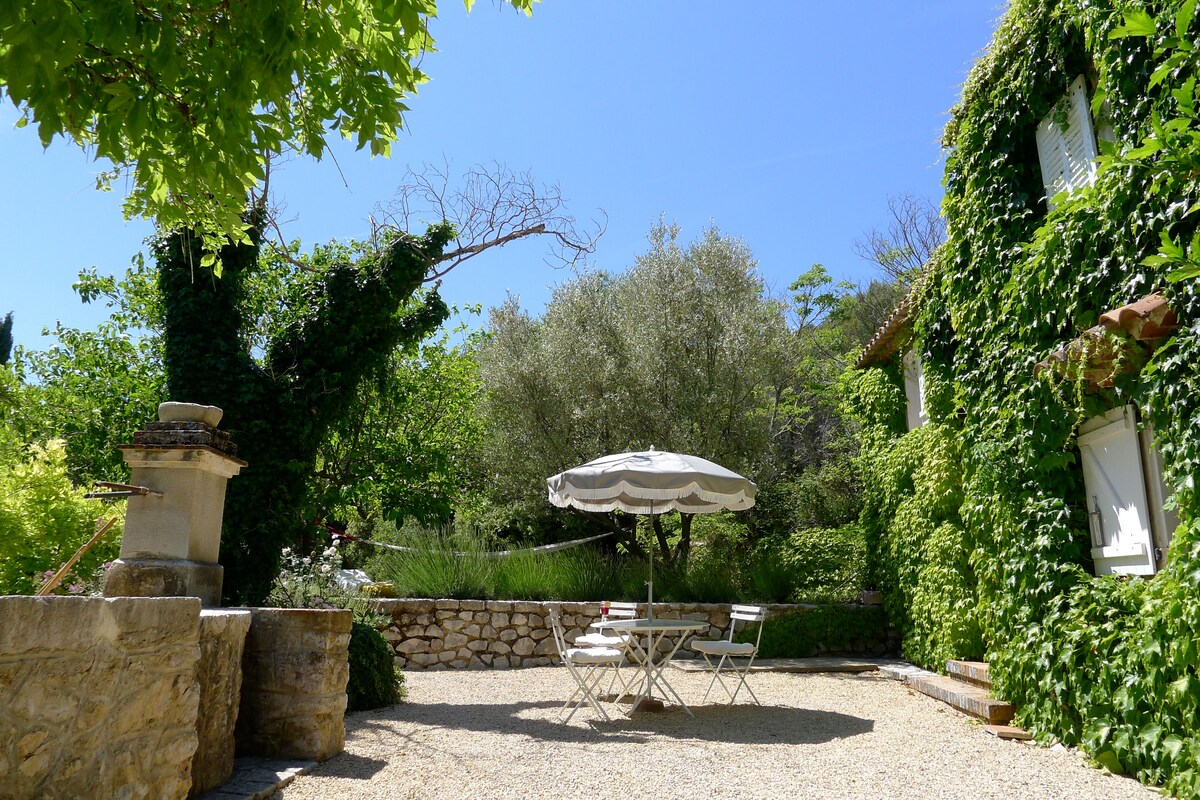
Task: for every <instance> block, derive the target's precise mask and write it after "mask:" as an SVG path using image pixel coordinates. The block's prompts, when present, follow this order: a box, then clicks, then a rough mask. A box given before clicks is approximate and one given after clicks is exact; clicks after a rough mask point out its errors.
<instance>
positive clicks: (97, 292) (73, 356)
mask: <svg viewBox="0 0 1200 800" xmlns="http://www.w3.org/2000/svg"><path fill="white" fill-rule="evenodd" d="M74 288H75V291H76V292H77V293H78V294H79V296H80V298H81V299H82V300H83V302H85V303H93V302H103V303H104V304H105V305H106V307H107V308H108V309H109V317H108V319H106V320H104V321H103V322H102V323H100V325H99V326H97V327H96V328H95V329H94V330H90V331H89V330H81V329H78V328H70V327H66V326H63V325H61V324H59V325H56V326H55V328H54V330H53V331H50V330H47V331H43V333H44V334H47V335H53V336H54V338H55V341H54V343H53V344H52V345H51V346H50V347H48V348H46V349H45V350H27V349H24V348H21V349H19V350H18V356H17V363H16V367H17V374H18V375H19V376H20V377H21V379H22V380H23V382H24V384H25V385H24V386H23V387H22V388H21V389H20V401H19V403H18V405H17V407H16V409H15V410H14V419H13V423H14V426H15V427H16V429H17V430H19V431H20V435H21V437H22V438H23V440H24V441H26V442H36V441H45V440H47V439H52V438H58V439H65V440H66V442H67V463H68V465H69V466H70V471H71V476H72V477H73V478H74V479H75V480H76V481H77V482H79V483H82V484H87V483H90V482H92V481H95V480H109V481H121V480H124V479H125V478H126V477H127V476H128V472H127V468H126V467H125V465H124V462H123V461H122V459H121V454H120V452H119V451H118V450H117V445H119V444H125V443H128V442H131V441H133V433H134V431H136V430H138V429H140V428H141V427H142V426H143V425H145V423H146V422H148V421H150V420H152V419H155V417H156V408H157V406H158V403H159V402H160V401H161V400H162V398H163V395H164V392H165V375H164V369H163V363H162V341H161V336H160V331H161V329H162V314H163V310H162V304H161V303H160V302H159V296H158V291H157V289H156V287H155V283H154V270H153V268H152V267H150V266H148V265H147V264H146V263H145V262H144V260H143V259H142V257H141V256H138V257H137V258H135V259H134V260H133V263H132V265H131V266H130V268H129V269H128V270H127V271H126V273H125V275H124V277H123V278H121V279H120V280H118V279H117V278H115V277H113V276H104V275H99V274H97V273H96V271H95V270H94V269H93V270H88V271H85V272H81V273H80V275H79V280H78V281H77V282H76V283H75V285H74Z"/></svg>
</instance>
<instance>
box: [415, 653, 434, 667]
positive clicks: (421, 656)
mask: <svg viewBox="0 0 1200 800" xmlns="http://www.w3.org/2000/svg"><path fill="white" fill-rule="evenodd" d="M408 660H409V662H410V663H412V664H415V665H416V666H419V667H428V666H432V665H433V664H436V663H438V654H437V653H413V654H412V655H411V656H409V659H408Z"/></svg>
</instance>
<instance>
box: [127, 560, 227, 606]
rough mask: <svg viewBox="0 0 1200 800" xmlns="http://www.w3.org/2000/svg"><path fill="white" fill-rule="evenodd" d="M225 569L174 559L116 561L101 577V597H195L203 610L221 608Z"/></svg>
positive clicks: (219, 566)
mask: <svg viewBox="0 0 1200 800" xmlns="http://www.w3.org/2000/svg"><path fill="white" fill-rule="evenodd" d="M224 574H225V568H224V567H222V566H221V565H219V564H216V563H206V562H200V561H191V560H188V559H174V558H133V557H122V558H119V559H117V560H116V561H114V562H113V563H112V565H111V566H110V567H109V568H108V571H107V572H106V573H105V575H104V596H105V597H198V598H200V603H201V604H202V605H203V606H205V607H206V608H216V607H218V606H220V605H221V583H222V580H223V577H224Z"/></svg>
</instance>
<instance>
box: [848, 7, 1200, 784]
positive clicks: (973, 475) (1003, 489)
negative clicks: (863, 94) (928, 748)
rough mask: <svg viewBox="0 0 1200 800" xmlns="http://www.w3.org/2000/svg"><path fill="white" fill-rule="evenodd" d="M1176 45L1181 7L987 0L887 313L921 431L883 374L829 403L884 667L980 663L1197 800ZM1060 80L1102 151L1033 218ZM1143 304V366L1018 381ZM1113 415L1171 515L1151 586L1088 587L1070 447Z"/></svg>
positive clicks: (1187, 16)
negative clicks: (1000, 5) (918, 270)
mask: <svg viewBox="0 0 1200 800" xmlns="http://www.w3.org/2000/svg"><path fill="white" fill-rule="evenodd" d="M1198 32H1200V24H1198V23H1197V20H1196V0H1186V1H1181V0H1169V1H1167V2H1158V3H1153V4H1140V3H1121V4H1118V3H1114V2H1112V0H1061V1H1060V2H1055V1H1054V0H1013V2H1012V3H1011V4H1010V8H1009V10H1008V12H1007V13H1006V15H1005V18H1004V20H1003V21H1002V23H1001V25H1000V27H999V29H998V31H997V33H996V35H995V38H994V40H993V42H992V45H991V47H990V48H989V50H988V51H987V53H986V54H985V55H984V57H983V58H982V59H981V60H980V62H979V63H978V64H977V65H976V66H975V68H974V69H973V70H972V72H971V74H970V77H969V78H968V81H967V83H966V85H965V87H964V91H963V98H962V102H961V104H960V105H959V106H958V107H957V108H956V109H955V111H954V114H953V118H952V121H951V123H950V125H949V126H948V128H947V131H946V139H945V144H946V147H947V167H946V176H945V186H946V199H945V205H944V212H945V215H946V218H947V222H948V240H947V242H946V244H945V245H944V246H943V247H942V248H941V250H940V251H939V252H938V253H937V255H936V256H935V257H934V259H933V261H932V263H931V264H930V265H929V268H928V272H927V274H926V276H925V279H924V280H923V281H922V282H921V283H920V286H919V288H918V289H917V290H916V296H915V297H914V304H913V307H914V309H915V311H914V312H913V346H914V347H915V348H916V349H917V351H918V352H919V353H920V354H921V356H922V361H923V368H924V374H925V378H926V405H927V410H928V414H929V418H930V422H929V424H927V425H926V426H924V427H921V428H918V429H917V430H915V431H912V432H907V433H906V432H905V430H904V391H903V384H902V377H901V375H900V371H899V369H900V368H899V365H898V363H896V362H898V361H899V359H898V358H893V360H892V362H891V363H888V364H884V365H882V366H876V367H871V368H867V369H864V370H861V371H859V372H858V373H857V375H856V378H855V379H854V381H853V382H852V388H851V391H850V394H851V398H850V399H851V404H852V406H853V407H854V408H855V409H856V412H857V414H858V416H859V419H860V421H861V423H862V431H863V434H862V435H863V441H862V468H863V470H864V473H865V474H864V485H865V486H866V487H867V489H866V491H867V497H866V505H865V510H864V512H863V524H864V526H865V528H866V530H867V531H868V536H869V537H870V543H871V549H872V557H873V560H872V567H871V568H872V572H873V578H874V580H875V582H876V584H877V585H878V586H879V588H881V589H882V590H884V592H885V597H886V600H885V602H886V608H887V611H888V613H889V615H890V617H891V619H892V622H893V624H894V625H896V627H897V628H899V629H900V630H901V632H902V634H903V635H904V652H905V654H906V655H907V656H908V657H909V658H911V659H913V660H915V661H917V662H919V663H921V664H922V665H924V666H927V667H930V668H940V667H943V666H944V660H945V659H946V658H948V657H980V656H986V658H987V659H988V660H989V661H990V663H991V667H992V675H993V680H994V682H995V684H996V688H997V692H998V694H999V695H1001V696H1003V697H1005V698H1006V699H1009V700H1011V701H1014V702H1015V703H1017V704H1018V705H1019V712H1018V723H1019V724H1022V725H1024V726H1026V727H1028V728H1030V729H1031V730H1032V731H1034V732H1035V733H1036V734H1038V735H1039V736H1040V737H1042V738H1043V739H1048V738H1056V739H1058V740H1061V741H1063V742H1066V743H1068V744H1071V745H1079V746H1081V747H1083V748H1084V749H1085V750H1086V751H1088V752H1089V753H1091V754H1092V755H1093V757H1095V758H1096V759H1097V760H1098V761H1099V762H1101V763H1102V764H1104V765H1105V766H1107V767H1109V768H1110V769H1113V770H1114V771H1124V772H1128V773H1132V774H1135V775H1136V776H1137V777H1139V778H1140V779H1142V780H1144V781H1147V782H1150V783H1163V784H1166V785H1167V786H1168V787H1169V788H1170V790H1171V791H1173V792H1174V793H1176V794H1178V795H1180V796H1187V797H1195V796H1200V677H1198V676H1197V664H1198V662H1200V655H1198V645H1197V640H1198V637H1200V525H1198V524H1197V520H1198V519H1200V494H1198V493H1197V490H1196V479H1197V477H1200V291H1198V287H1197V283H1196V278H1195V277H1194V276H1195V273H1196V272H1197V270H1196V269H1195V262H1196V260H1197V256H1198V251H1200V241H1198V240H1194V239H1193V236H1194V234H1195V232H1196V222H1197V218H1200V211H1197V210H1196V209H1195V208H1194V206H1196V205H1200V204H1198V203H1197V200H1198V199H1200V191H1198V182H1200V126H1198V125H1197V112H1196V107H1197V97H1196V95H1197V92H1196V74H1197V63H1198V58H1197V52H1196V51H1197V36H1198ZM1081 74H1082V75H1084V76H1086V77H1087V81H1088V86H1089V92H1090V94H1091V96H1092V98H1093V112H1094V115H1095V116H1097V117H1099V119H1100V121H1101V122H1107V124H1108V125H1110V126H1111V143H1105V142H1102V143H1101V158H1100V159H1099V167H1098V174H1097V177H1096V179H1095V181H1094V183H1093V184H1092V185H1091V186H1090V187H1088V188H1085V189H1082V190H1079V191H1077V192H1075V193H1073V194H1072V195H1070V196H1069V197H1060V198H1058V201H1057V202H1056V204H1055V206H1054V208H1053V210H1050V211H1048V210H1047V203H1046V201H1045V198H1044V193H1043V187H1042V180H1041V172H1040V167H1039V163H1038V154H1037V146H1036V140H1035V134H1036V128H1037V125H1038V122H1039V121H1040V120H1041V119H1042V118H1044V117H1045V116H1047V115H1048V114H1051V113H1052V111H1053V108H1054V106H1055V103H1056V102H1057V101H1058V100H1059V99H1060V98H1062V97H1063V96H1064V94H1065V92H1066V90H1067V86H1068V84H1069V83H1070V82H1071V81H1072V80H1073V79H1074V78H1075V77H1076V76H1078V75H1081ZM1189 241H1190V242H1191V244H1190V245H1189V244H1188V242H1189ZM1156 289H1161V290H1164V293H1165V294H1166V296H1167V298H1168V301H1169V303H1170V305H1171V307H1172V308H1173V309H1174V310H1175V311H1176V313H1177V315H1178V318H1179V327H1178V329H1177V330H1176V332H1175V335H1174V336H1173V337H1172V338H1170V339H1169V340H1168V341H1166V342H1165V343H1163V344H1162V345H1161V346H1160V347H1158V349H1157V350H1156V351H1155V350H1146V351H1145V352H1143V353H1142V354H1141V356H1142V358H1141V360H1142V361H1144V366H1143V367H1141V368H1140V369H1133V368H1130V369H1128V370H1126V371H1125V372H1123V373H1121V374H1119V375H1118V376H1117V377H1116V380H1115V385H1114V386H1112V387H1111V388H1106V389H1095V388H1093V387H1092V386H1091V385H1090V384H1089V383H1088V382H1087V381H1086V380H1085V379H1084V376H1083V375H1082V371H1081V370H1075V371H1074V372H1075V373H1079V374H1071V371H1068V373H1067V374H1062V373H1059V374H1057V375H1055V374H1053V373H1047V374H1042V375H1040V376H1039V375H1036V374H1035V365H1036V364H1037V363H1038V362H1039V361H1041V360H1043V359H1045V358H1046V357H1047V356H1048V355H1049V354H1050V353H1051V352H1052V351H1053V350H1055V349H1056V348H1058V347H1060V346H1062V345H1064V344H1065V343H1067V342H1068V341H1070V340H1072V339H1074V338H1076V337H1077V336H1079V335H1080V333H1081V332H1082V331H1083V330H1085V329H1088V328H1090V327H1092V326H1094V325H1096V324H1097V321H1098V319H1099V316H1100V315H1101V314H1102V313H1104V312H1105V311H1108V310H1110V309H1113V308H1116V307H1119V306H1122V305H1124V304H1126V303H1129V302H1132V301H1135V300H1138V299H1139V298H1142V297H1144V296H1145V295H1147V294H1149V293H1150V292H1152V291H1154V290H1156ZM1139 347H1143V346H1142V345H1131V349H1130V350H1129V351H1128V352H1130V353H1133V354H1134V355H1135V356H1136V355H1137V354H1138V349H1137V348H1139ZM1138 360H1139V359H1138V358H1132V359H1126V361H1127V362H1129V363H1128V364H1126V366H1129V367H1133V366H1134V363H1135V362H1137V361H1138ZM1126 403H1133V404H1136V405H1137V406H1139V407H1140V408H1141V409H1142V412H1143V415H1144V418H1145V419H1146V420H1147V421H1148V422H1151V423H1152V424H1153V426H1154V431H1155V441H1156V444H1157V446H1158V448H1159V450H1160V452H1161V453H1162V455H1163V459H1164V461H1165V467H1166V471H1165V480H1166V482H1167V485H1168V489H1169V491H1173V492H1174V502H1175V503H1176V504H1177V506H1178V514H1179V517H1180V519H1181V525H1180V527H1179V528H1178V529H1177V530H1176V532H1175V537H1174V541H1173V542H1172V544H1171V547H1170V549H1169V552H1168V554H1167V561H1166V566H1165V568H1164V569H1163V570H1162V571H1160V572H1159V574H1158V575H1156V576H1154V577H1153V578H1152V579H1142V578H1113V577H1105V578H1097V577H1094V576H1093V574H1092V571H1091V564H1090V562H1089V559H1090V540H1089V533H1088V524H1087V516H1086V508H1085V500H1084V495H1085V492H1084V488H1083V479H1082V472H1081V468H1080V466H1079V457H1078V452H1077V450H1076V448H1075V438H1076V435H1077V431H1078V426H1079V424H1080V423H1081V422H1082V421H1084V420H1086V419H1089V418H1091V417H1093V416H1096V415H1098V414H1101V413H1103V412H1104V411H1105V410H1106V409H1109V408H1113V407H1116V406H1121V405H1124V404H1126Z"/></svg>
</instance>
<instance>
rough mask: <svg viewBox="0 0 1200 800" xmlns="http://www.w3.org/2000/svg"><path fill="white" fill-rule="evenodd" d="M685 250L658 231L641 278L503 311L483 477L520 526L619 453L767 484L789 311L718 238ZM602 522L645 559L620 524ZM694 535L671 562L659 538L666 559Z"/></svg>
mask: <svg viewBox="0 0 1200 800" xmlns="http://www.w3.org/2000/svg"><path fill="white" fill-rule="evenodd" d="M677 237H678V228H677V227H674V226H668V225H658V226H656V227H655V228H654V229H653V230H652V231H651V233H650V249H649V251H648V252H647V253H646V254H644V255H642V256H640V257H639V258H638V260H637V263H636V264H635V265H634V266H633V267H631V268H630V269H629V270H628V271H626V272H624V273H622V274H620V275H616V276H611V275H608V274H606V273H603V272H590V273H583V274H581V275H579V276H577V277H576V278H575V279H573V280H571V281H569V282H567V283H565V284H564V285H562V286H560V287H558V288H557V289H556V290H555V292H554V296H553V298H552V300H551V303H550V305H549V307H548V308H547V310H546V313H545V315H544V316H543V317H542V318H541V319H533V318H531V317H530V316H529V315H528V314H526V313H524V312H522V311H520V310H519V308H518V307H517V304H516V301H515V300H511V301H510V302H508V303H506V304H505V305H504V306H502V307H500V308H497V309H493V310H492V312H491V318H490V336H489V338H488V340H487V341H486V342H485V343H484V344H483V345H482V346H481V347H480V348H479V350H478V358H479V362H480V370H481V376H482V378H483V382H484V385H485V386H486V395H485V400H484V403H483V406H482V408H483V414H484V417H485V419H486V420H487V423H488V434H487V437H486V445H485V447H484V452H483V454H482V455H481V458H480V463H481V464H482V465H486V469H487V475H486V478H485V480H486V482H487V487H488V495H489V496H490V497H491V498H492V502H493V505H494V506H495V507H497V508H499V509H507V513H508V522H509V523H510V524H512V523H513V522H516V523H518V524H520V525H522V526H524V527H530V526H531V525H536V524H537V523H536V520H537V518H538V517H539V516H540V517H541V518H542V519H545V518H546V513H547V512H546V508H545V479H546V477H547V476H549V475H553V474H555V473H556V472H559V471H561V470H563V469H567V468H569V467H573V466H575V465H577V464H579V463H581V462H584V461H588V460H590V459H593V458H596V457H598V456H601V455H604V454H606V453H611V452H621V451H626V450H638V449H648V448H650V447H656V448H658V449H660V450H677V451H683V452H688V453H692V454H695V455H699V456H703V457H705V458H710V459H712V460H714V461H717V462H718V463H721V464H724V465H725V466H728V467H729V468H731V469H734V470H738V471H742V472H744V473H746V474H748V475H750V476H753V477H761V476H763V475H764V474H769V473H770V469H771V468H772V465H771V462H770V453H771V439H772V436H773V435H774V434H775V433H776V432H777V430H778V426H779V425H782V424H783V422H784V421H783V419H782V417H781V416H779V415H778V414H777V413H776V412H777V410H778V405H779V398H780V395H781V393H782V391H783V389H784V387H785V386H786V382H787V379H788V377H789V375H790V370H789V358H790V357H789V354H788V348H787V345H788V332H787V325H786V321H785V316H784V312H783V307H782V305H781V304H780V303H778V302H776V301H774V300H772V299H770V298H769V297H768V296H767V295H766V292H765V290H764V286H763V282H762V279H761V277H760V276H759V275H758V273H757V268H756V265H755V262H754V259H753V257H752V256H751V254H750V252H749V250H748V249H747V248H746V247H745V245H743V244H742V243H741V242H738V241H736V240H734V239H731V238H729V237H726V236H722V235H721V234H720V232H719V231H717V230H716V229H710V230H708V231H706V232H705V233H704V234H703V235H702V236H701V237H700V238H699V239H698V240H697V241H695V242H693V243H691V244H689V245H687V246H686V247H684V246H681V245H680V244H679V243H678V241H677ZM501 516H503V515H501ZM495 521H496V522H500V521H501V520H500V518H497V519H496V520H495ZM601 521H602V522H603V523H605V524H607V525H608V526H610V527H614V528H616V529H618V530H621V531H622V532H623V533H624V535H625V537H626V539H625V541H626V546H627V547H629V548H630V549H631V550H635V551H636V550H637V549H639V548H638V545H637V544H636V543H635V542H634V541H633V540H632V538H630V537H629V531H628V528H627V526H626V527H622V524H623V521H622V520H620V519H619V518H618V517H616V516H613V515H608V516H606V517H604V518H603V520H601ZM690 522H691V520H690V518H687V517H685V519H684V520H683V523H682V528H683V529H682V531H681V535H680V537H679V539H678V543H677V545H676V547H675V551H674V553H672V552H671V550H670V548H669V547H668V540H667V538H666V536H665V535H664V533H663V531H662V529H661V527H657V528H656V533H657V534H658V535H657V537H656V538H657V546H658V547H659V549H660V550H661V551H662V552H663V554H664V556H682V557H686V554H687V549H688V546H689V543H690Z"/></svg>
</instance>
